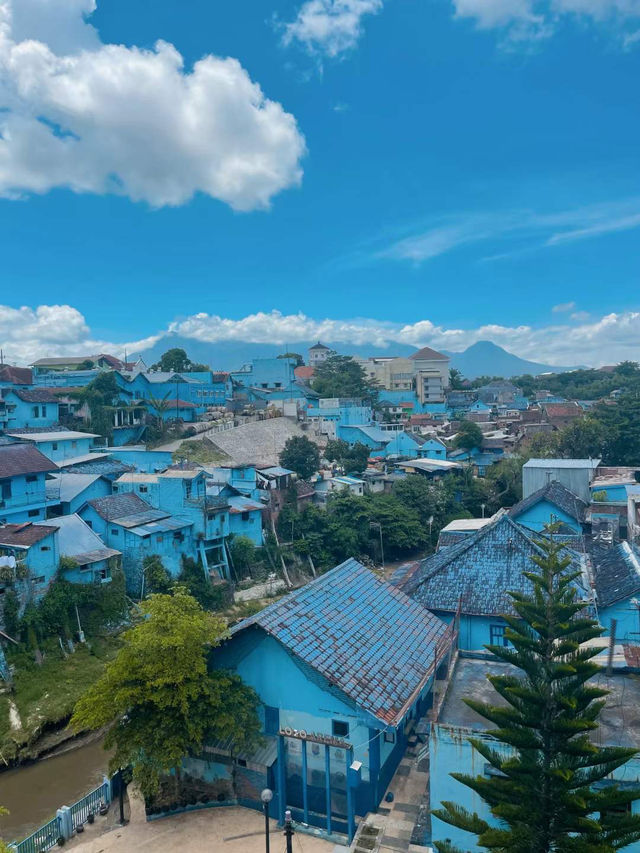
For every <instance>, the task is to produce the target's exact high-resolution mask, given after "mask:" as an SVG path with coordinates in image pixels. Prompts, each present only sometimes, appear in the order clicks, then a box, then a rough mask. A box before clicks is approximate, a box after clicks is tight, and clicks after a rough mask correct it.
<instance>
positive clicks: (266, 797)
mask: <svg viewBox="0 0 640 853" xmlns="http://www.w3.org/2000/svg"><path fill="white" fill-rule="evenodd" d="M260 799H261V800H262V807H263V808H264V843H265V850H266V853H269V803H270V802H271V800H272V799H273V791H272V790H271V788H265V789H264V791H263V792H262V793H261V794H260Z"/></svg>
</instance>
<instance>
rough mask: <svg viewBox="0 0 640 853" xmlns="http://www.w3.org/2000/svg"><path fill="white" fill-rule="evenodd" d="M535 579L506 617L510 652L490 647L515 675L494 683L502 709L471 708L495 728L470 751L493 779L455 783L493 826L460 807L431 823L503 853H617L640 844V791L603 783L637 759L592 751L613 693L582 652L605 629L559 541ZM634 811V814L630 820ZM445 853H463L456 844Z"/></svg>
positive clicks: (615, 751) (590, 652) (464, 778)
mask: <svg viewBox="0 0 640 853" xmlns="http://www.w3.org/2000/svg"><path fill="white" fill-rule="evenodd" d="M541 548H542V550H543V552H544V554H543V555H540V556H538V557H534V558H533V560H534V562H535V563H536V564H537V567H538V568H537V571H536V570H534V571H531V572H526V573H525V575H526V577H528V578H529V580H530V581H531V583H532V586H533V591H532V593H531V594H529V595H523V594H520V593H515V592H512V593H510V596H511V599H512V601H513V606H514V609H515V611H516V614H517V615H516V616H504V617H503V618H504V619H505V621H506V622H507V625H508V627H507V630H506V636H507V638H508V639H509V641H510V646H509V647H503V646H488V647H487V648H488V649H489V650H490V651H491V652H492V653H493V654H494V655H495V656H496V657H498V658H500V659H501V660H503V661H505V662H506V663H508V664H511V666H512V667H513V672H512V673H509V674H504V675H491V676H488V678H489V681H490V682H491V684H492V685H493V687H494V688H495V690H496V691H497V693H499V694H500V696H501V697H502V700H503V702H504V704H500V705H492V704H488V703H483V702H478V701H475V700H473V699H466V700H465V701H466V703H467V705H468V706H469V707H470V708H472V709H473V710H474V711H476V712H477V713H478V714H480V716H482V717H484V718H485V719H486V720H488V721H489V722H490V723H492V724H493V726H495V728H493V729H490V730H489V731H488V732H487V734H489V735H490V736H492V737H493V738H494V739H495V740H496V741H497V742H499V744H501V745H504V747H502V748H492V747H491V745H490V744H489V743H488V742H487V741H485V740H481V739H478V738H470V742H471V744H472V745H473V747H474V748H475V749H476V750H477V751H478V752H479V753H480V755H482V756H483V758H484V759H485V760H486V761H487V762H488V763H489V764H490V765H491V766H492V767H493V768H494V769H495V771H496V773H495V774H492V775H490V776H486V777H485V776H469V775H465V774H461V773H453V774H452V776H453V777H454V778H455V779H457V780H458V781H459V782H461V783H462V784H463V785H466V786H467V787H468V788H471V790H473V791H475V792H476V793H477V794H479V795H480V797H482V799H483V800H484V801H485V802H486V803H487V804H488V806H489V808H490V810H491V814H492V815H493V817H494V819H495V820H494V821H492V823H489V822H488V821H487V820H485V819H484V818H482V817H480V816H479V815H478V814H477V813H471V812H469V811H468V810H465V809H464V808H462V807H460V806H459V805H457V804H456V803H454V802H444V803H443V808H440V809H436V810H435V811H434V815H435V816H436V817H438V818H440V820H442V821H445V822H446V823H449V824H451V825H452V826H455V827H458V828H460V829H463V830H466V831H467V832H470V833H473V834H475V835H476V836H477V842H476V843H477V844H478V846H479V847H482V848H486V849H488V850H493V851H498V853H552V851H553V853H610V852H611V851H614V850H619V849H621V848H622V847H625V846H626V845H627V844H630V843H632V842H633V841H636V840H638V839H640V815H631V813H630V804H631V803H632V802H633V801H634V800H637V799H640V789H634V790H621V789H619V788H618V787H617V786H615V785H611V784H605V785H603V786H599V785H598V783H599V782H601V781H602V780H605V779H606V777H607V776H608V775H609V774H610V773H611V772H612V771H614V770H615V769H616V768H618V767H620V766H621V765H623V764H625V763H626V762H627V761H628V760H629V759H630V758H632V757H633V756H634V755H635V754H636V750H634V749H625V748H621V747H615V746H610V747H599V746H597V745H596V744H595V743H594V742H593V732H594V730H595V729H597V727H598V717H599V715H600V712H601V710H602V708H603V707H604V705H605V701H604V697H605V696H606V695H607V693H608V691H607V690H604V689H602V688H601V687H599V686H597V684H595V683H594V682H593V681H592V679H593V677H594V676H595V675H596V674H597V673H598V672H599V671H600V667H599V666H598V664H596V663H595V662H594V661H593V658H594V656H595V655H596V654H598V651H599V649H598V648H597V647H596V648H594V646H593V645H589V646H587V645H585V644H586V643H587V642H588V641H589V640H592V639H594V638H596V637H599V636H600V634H601V633H602V631H603V629H602V628H601V627H599V625H598V623H597V622H595V621H594V620H593V619H590V618H589V617H588V615H586V614H585V612H584V611H585V606H586V605H585V604H584V603H583V602H581V601H579V600H578V598H577V592H576V587H575V585H574V581H575V580H576V578H577V577H578V576H579V572H575V571H570V570H569V565H570V560H569V558H568V557H567V556H563V554H562V550H563V549H562V545H559V544H557V543H556V542H554V541H553V537H550V538H549V539H544V540H543V541H542V542H541ZM627 809H628V811H627ZM435 846H436V848H437V850H438V851H440V853H461V851H460V850H459V848H456V847H455V846H454V845H452V844H451V842H450V841H438V842H435Z"/></svg>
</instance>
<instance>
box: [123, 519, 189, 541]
mask: <svg viewBox="0 0 640 853" xmlns="http://www.w3.org/2000/svg"><path fill="white" fill-rule="evenodd" d="M126 521H127V522H128V521H129V519H126ZM122 522H123V519H117V520H116V521H114V522H112V524H118V525H120V526H121V527H126V528H127V529H128V530H129V532H130V533H133V534H134V536H151V534H153V533H173V532H175V531H176V530H183V529H184V528H185V527H191V526H192V525H193V522H192V521H189V520H188V519H186V518H178V517H177V516H167V518H161V519H158V520H157V521H155V520H154V521H148V522H146V523H144V524H136V525H131V524H128V523H127V524H124V523H122Z"/></svg>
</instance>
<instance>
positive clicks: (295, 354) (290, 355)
mask: <svg viewBox="0 0 640 853" xmlns="http://www.w3.org/2000/svg"><path fill="white" fill-rule="evenodd" d="M278 358H294V359H295V361H296V367H302V365H303V364H304V358H303V357H302V356H301V355H300V353H299V352H283V353H282V355H279V356H278Z"/></svg>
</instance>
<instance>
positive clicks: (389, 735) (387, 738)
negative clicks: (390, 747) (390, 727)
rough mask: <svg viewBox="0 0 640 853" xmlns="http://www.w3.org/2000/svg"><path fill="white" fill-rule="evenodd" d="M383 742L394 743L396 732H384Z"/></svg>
mask: <svg viewBox="0 0 640 853" xmlns="http://www.w3.org/2000/svg"><path fill="white" fill-rule="evenodd" d="M384 742H385V743H395V742H396V733H395V732H385V733H384Z"/></svg>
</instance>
